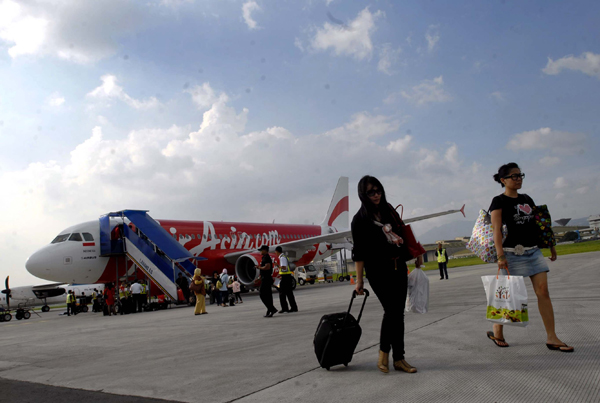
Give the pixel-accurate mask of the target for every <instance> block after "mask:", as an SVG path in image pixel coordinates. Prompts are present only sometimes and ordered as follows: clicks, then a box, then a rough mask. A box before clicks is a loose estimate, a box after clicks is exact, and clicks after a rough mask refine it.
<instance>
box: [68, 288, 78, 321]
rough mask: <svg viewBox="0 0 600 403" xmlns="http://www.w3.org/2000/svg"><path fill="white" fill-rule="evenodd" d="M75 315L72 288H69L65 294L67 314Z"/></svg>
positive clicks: (75, 306) (75, 304)
mask: <svg viewBox="0 0 600 403" xmlns="http://www.w3.org/2000/svg"><path fill="white" fill-rule="evenodd" d="M71 313H73V315H77V303H76V302H75V294H74V293H73V290H69V293H68V294H67V316H71Z"/></svg>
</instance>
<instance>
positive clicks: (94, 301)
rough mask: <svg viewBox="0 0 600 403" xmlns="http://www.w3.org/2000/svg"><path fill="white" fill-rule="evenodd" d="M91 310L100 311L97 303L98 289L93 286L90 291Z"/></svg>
mask: <svg viewBox="0 0 600 403" xmlns="http://www.w3.org/2000/svg"><path fill="white" fill-rule="evenodd" d="M92 312H100V309H99V305H98V290H97V289H95V288H94V291H92Z"/></svg>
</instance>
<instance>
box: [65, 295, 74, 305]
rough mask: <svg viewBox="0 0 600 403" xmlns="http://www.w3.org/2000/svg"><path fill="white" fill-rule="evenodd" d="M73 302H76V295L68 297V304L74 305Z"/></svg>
mask: <svg viewBox="0 0 600 403" xmlns="http://www.w3.org/2000/svg"><path fill="white" fill-rule="evenodd" d="M73 302H75V295H74V294H68V295H67V304H72V303H73Z"/></svg>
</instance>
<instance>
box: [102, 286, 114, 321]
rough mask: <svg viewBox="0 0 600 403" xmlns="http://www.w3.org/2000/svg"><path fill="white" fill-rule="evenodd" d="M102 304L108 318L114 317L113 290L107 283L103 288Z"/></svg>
mask: <svg viewBox="0 0 600 403" xmlns="http://www.w3.org/2000/svg"><path fill="white" fill-rule="evenodd" d="M104 303H105V304H106V306H107V308H108V316H110V315H116V313H115V290H114V285H113V283H108V284H107V285H106V286H105V287H104Z"/></svg>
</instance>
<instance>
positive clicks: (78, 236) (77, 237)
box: [69, 232, 83, 242]
mask: <svg viewBox="0 0 600 403" xmlns="http://www.w3.org/2000/svg"><path fill="white" fill-rule="evenodd" d="M69 241H75V242H81V241H83V239H81V234H79V233H77V232H74V233H72V234H71V236H70V237H69Z"/></svg>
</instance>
